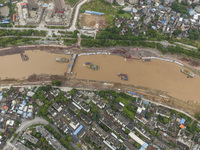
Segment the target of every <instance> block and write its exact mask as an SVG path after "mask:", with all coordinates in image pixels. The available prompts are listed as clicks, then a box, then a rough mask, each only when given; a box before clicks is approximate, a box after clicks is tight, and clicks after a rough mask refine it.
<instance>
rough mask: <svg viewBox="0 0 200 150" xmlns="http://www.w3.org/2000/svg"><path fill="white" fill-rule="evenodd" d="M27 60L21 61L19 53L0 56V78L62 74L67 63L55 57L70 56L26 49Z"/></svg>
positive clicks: (65, 69)
mask: <svg viewBox="0 0 200 150" xmlns="http://www.w3.org/2000/svg"><path fill="white" fill-rule="evenodd" d="M25 54H26V55H28V57H29V60H28V61H22V59H21V55H20V54H15V55H7V56H1V57H0V78H1V79H6V78H16V79H22V78H27V77H28V76H30V75H32V74H56V75H63V74H64V73H65V72H66V71H67V68H68V63H58V62H56V58H57V57H63V58H70V56H69V55H58V54H53V53H47V52H44V51H39V50H36V51H26V52H25Z"/></svg>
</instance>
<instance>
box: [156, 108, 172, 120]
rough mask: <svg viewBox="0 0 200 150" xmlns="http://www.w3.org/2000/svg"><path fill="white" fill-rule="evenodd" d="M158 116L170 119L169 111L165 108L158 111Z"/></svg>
mask: <svg viewBox="0 0 200 150" xmlns="http://www.w3.org/2000/svg"><path fill="white" fill-rule="evenodd" d="M156 115H160V116H162V117H166V118H169V117H170V115H169V109H167V108H164V107H158V108H157V110H156Z"/></svg>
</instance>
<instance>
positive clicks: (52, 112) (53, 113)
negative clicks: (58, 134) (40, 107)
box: [48, 107, 57, 117]
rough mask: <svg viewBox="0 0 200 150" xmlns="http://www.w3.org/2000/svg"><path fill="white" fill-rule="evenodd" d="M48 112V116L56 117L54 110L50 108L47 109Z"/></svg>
mask: <svg viewBox="0 0 200 150" xmlns="http://www.w3.org/2000/svg"><path fill="white" fill-rule="evenodd" d="M48 112H49V113H50V115H51V116H52V117H55V116H56V115H57V112H56V111H55V109H53V108H52V107H51V108H49V109H48Z"/></svg>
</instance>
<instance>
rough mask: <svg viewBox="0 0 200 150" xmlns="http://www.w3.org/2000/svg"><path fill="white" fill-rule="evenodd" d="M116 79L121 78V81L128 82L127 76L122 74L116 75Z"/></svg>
mask: <svg viewBox="0 0 200 150" xmlns="http://www.w3.org/2000/svg"><path fill="white" fill-rule="evenodd" d="M117 75H118V77H121V80H125V81H128V75H127V74H124V73H118V74H117Z"/></svg>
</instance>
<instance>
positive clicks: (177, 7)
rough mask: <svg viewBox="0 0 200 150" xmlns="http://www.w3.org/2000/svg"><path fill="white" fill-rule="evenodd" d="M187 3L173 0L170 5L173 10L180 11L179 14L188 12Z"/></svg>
mask: <svg viewBox="0 0 200 150" xmlns="http://www.w3.org/2000/svg"><path fill="white" fill-rule="evenodd" d="M186 6H187V3H184V2H182V3H178V2H174V3H173V4H172V6H171V8H172V10H173V11H176V12H179V13H181V15H183V14H188V11H187V9H186Z"/></svg>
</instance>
